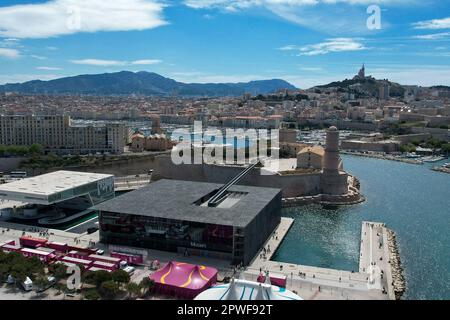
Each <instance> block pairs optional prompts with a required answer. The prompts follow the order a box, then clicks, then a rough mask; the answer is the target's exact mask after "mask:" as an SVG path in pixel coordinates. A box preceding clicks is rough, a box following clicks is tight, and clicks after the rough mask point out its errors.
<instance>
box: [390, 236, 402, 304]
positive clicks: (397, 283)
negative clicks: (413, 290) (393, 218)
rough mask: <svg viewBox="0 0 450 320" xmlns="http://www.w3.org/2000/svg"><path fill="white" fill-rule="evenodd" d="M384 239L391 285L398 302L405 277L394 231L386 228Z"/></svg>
mask: <svg viewBox="0 0 450 320" xmlns="http://www.w3.org/2000/svg"><path fill="white" fill-rule="evenodd" d="M386 237H387V243H388V252H389V264H390V265H391V274H392V283H391V285H392V287H393V289H394V294H395V298H396V299H397V300H398V299H400V298H401V297H402V295H403V294H404V293H405V290H406V283H405V277H404V276H403V267H402V263H401V260H400V253H399V249H398V246H397V239H396V235H395V233H394V231H392V230H390V229H388V228H386Z"/></svg>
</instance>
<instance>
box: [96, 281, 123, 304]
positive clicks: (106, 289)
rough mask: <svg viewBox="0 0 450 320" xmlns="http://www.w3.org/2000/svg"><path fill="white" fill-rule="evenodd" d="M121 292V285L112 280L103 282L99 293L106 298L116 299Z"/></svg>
mask: <svg viewBox="0 0 450 320" xmlns="http://www.w3.org/2000/svg"><path fill="white" fill-rule="evenodd" d="M119 292H120V290H119V285H118V284H117V283H116V282H114V281H112V280H108V281H105V282H103V283H102V284H101V285H100V288H99V293H100V295H101V296H102V298H104V299H114V298H115V297H116V296H117V295H118V294H119Z"/></svg>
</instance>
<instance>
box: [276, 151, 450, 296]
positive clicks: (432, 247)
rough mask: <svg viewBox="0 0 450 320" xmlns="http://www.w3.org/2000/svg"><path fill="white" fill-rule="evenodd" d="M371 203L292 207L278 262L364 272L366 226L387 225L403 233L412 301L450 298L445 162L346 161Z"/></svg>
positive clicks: (449, 193) (449, 183)
mask: <svg viewBox="0 0 450 320" xmlns="http://www.w3.org/2000/svg"><path fill="white" fill-rule="evenodd" d="M343 159H344V165H345V168H346V170H347V171H348V172H350V173H351V174H353V175H355V176H356V177H358V178H359V179H360V181H361V191H362V193H363V194H364V195H365V196H366V198H367V201H366V202H364V203H362V204H359V205H354V206H348V207H339V208H334V209H332V208H324V207H322V206H319V205H312V206H304V207H298V208H288V209H284V210H283V215H284V216H287V217H292V218H294V219H295V222H294V225H293V226H292V228H291V230H290V231H289V233H288V235H287V236H286V238H285V239H284V241H283V243H282V245H281V246H280V248H279V249H278V251H277V252H276V255H275V256H274V260H277V261H282V262H290V263H295V264H302V265H310V266H319V267H325V268H334V269H340V270H354V271H355V272H357V271H358V263H359V246H360V239H361V223H362V221H373V222H384V223H386V224H387V225H388V227H389V228H391V229H393V230H394V231H395V232H396V234H397V241H398V245H399V249H400V255H401V259H402V263H403V267H404V269H405V277H406V281H407V290H406V293H405V295H404V297H403V298H405V299H450V174H446V173H441V172H434V171H432V170H430V168H431V167H432V166H437V165H440V164H442V163H444V162H448V160H444V161H441V162H439V163H433V164H425V165H412V164H405V163H400V162H394V161H388V160H379V159H370V158H363V157H355V156H343Z"/></svg>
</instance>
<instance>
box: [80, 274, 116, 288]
mask: <svg viewBox="0 0 450 320" xmlns="http://www.w3.org/2000/svg"><path fill="white" fill-rule="evenodd" d="M107 281H112V276H111V274H110V273H109V272H108V271H104V270H99V271H89V272H86V273H85V277H84V282H86V283H89V284H93V285H95V286H96V287H97V288H98V287H100V285H101V284H102V283H103V282H107Z"/></svg>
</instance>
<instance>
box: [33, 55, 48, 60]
mask: <svg viewBox="0 0 450 320" xmlns="http://www.w3.org/2000/svg"><path fill="white" fill-rule="evenodd" d="M30 57H32V58H35V59H38V60H45V59H47V57H44V56H38V55H36V54H32V55H30Z"/></svg>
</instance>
